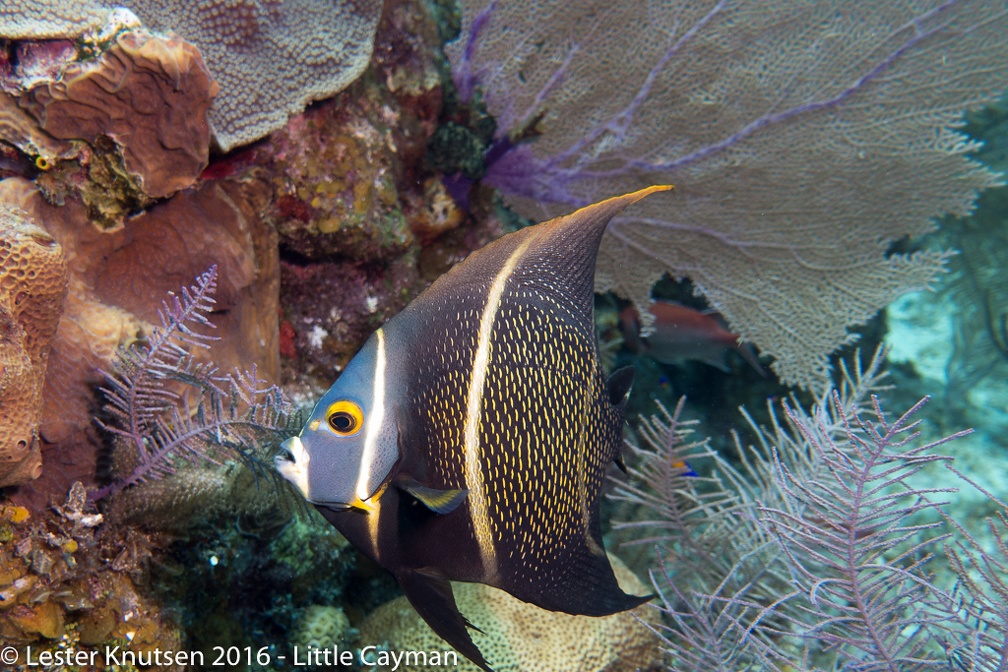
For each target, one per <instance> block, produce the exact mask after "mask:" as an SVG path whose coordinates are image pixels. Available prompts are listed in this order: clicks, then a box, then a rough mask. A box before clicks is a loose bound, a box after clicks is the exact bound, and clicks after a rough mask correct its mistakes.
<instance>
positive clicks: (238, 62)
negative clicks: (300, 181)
mask: <svg viewBox="0 0 1008 672" xmlns="http://www.w3.org/2000/svg"><path fill="white" fill-rule="evenodd" d="M117 7H128V8H129V10H132V12H135V13H136V16H138V17H140V19H142V21H143V25H144V26H146V27H147V28H150V29H153V30H158V31H164V32H165V33H168V32H174V33H177V34H178V35H181V36H182V38H184V39H185V40H187V41H189V42H191V43H193V44H195V45H196V47H198V48H199V50H200V53H201V54H202V55H203V57H204V58H205V59H206V61H207V65H208V66H209V68H210V73H211V74H212V75H213V79H214V81H215V82H216V83H217V84H218V85H219V86H220V90H221V95H220V97H219V98H218V99H217V101H216V102H215V105H214V107H213V109H212V111H211V113H210V123H211V126H212V129H213V135H214V139H215V140H216V142H217V144H218V146H219V147H220V148H221V149H222V150H224V151H228V150H230V149H232V148H234V147H236V146H238V145H242V144H246V143H249V142H252V141H253V140H258V139H259V138H261V137H263V136H265V135H268V134H269V133H271V132H272V131H275V130H276V129H278V128H280V127H281V126H283V124H284V123H285V122H286V121H287V118H288V116H289V115H292V114H297V113H299V112H301V111H302V110H303V109H304V108H305V106H306V105H307V104H308V103H310V102H311V101H313V100H319V99H322V98H327V97H329V96H332V95H333V94H335V93H337V92H338V91H340V90H341V89H343V88H345V87H346V86H347V85H348V84H350V83H351V82H353V81H354V80H355V79H356V78H357V77H358V76H359V75H360V74H361V73H362V72H363V71H364V68H365V67H367V64H368V60H369V58H370V56H371V49H372V45H373V40H374V34H375V27H376V25H377V23H378V19H379V17H380V15H381V8H382V3H381V2H379V1H378V0H365V1H364V2H338V3H332V2H322V1H320V0H297V2H288V3H284V4H283V6H282V8H281V7H280V6H278V5H276V3H272V2H260V1H259V0H238V1H236V2H233V1H232V2H229V1H222V0H200V1H199V2H195V3H191V2H182V1H179V0H136V1H132V2H130V1H127V2H123V3H112V2H100V1H88V2H64V1H60V0H45V1H44V2H41V3H40V2H32V3H23V2H11V3H5V5H4V7H3V8H2V9H0V37H6V38H14V39H22V40H40V39H51V38H70V39H76V38H79V37H81V36H82V35H84V36H86V35H87V33H89V32H91V31H98V32H101V30H100V28H99V27H100V26H101V25H102V22H103V21H105V20H106V18H107V17H109V16H110V15H112V14H113V13H114V11H115V8H117ZM122 13H123V10H122V9H119V10H118V11H117V12H115V15H116V16H121V15H122ZM151 110H153V107H152V108H150V109H148V110H147V112H148V113H149V112H150V111H151Z"/></svg>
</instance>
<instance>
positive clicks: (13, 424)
mask: <svg viewBox="0 0 1008 672" xmlns="http://www.w3.org/2000/svg"><path fill="white" fill-rule="evenodd" d="M66 293H67V264H66V258H65V257H64V254H63V248H62V247H60V245H59V243H57V242H56V239H55V238H53V237H52V236H51V235H49V234H48V233H47V232H46V231H45V230H44V229H42V228H40V227H39V226H37V225H35V224H34V223H32V222H31V221H30V220H29V219H28V218H27V214H26V213H24V212H23V211H18V210H13V209H11V208H10V207H9V206H5V205H3V204H2V203H0V487H4V486H8V485H17V484H19V483H23V482H25V481H28V480H31V479H33V478H38V476H39V475H40V473H41V470H42V460H41V453H40V450H39V438H38V428H39V422H40V419H41V415H42V390H43V384H44V381H45V376H46V365H47V363H48V360H49V348H50V345H51V343H52V340H53V336H54V335H55V334H56V326H57V324H58V323H59V319H60V315H61V314H62V312H63V301H64V298H65V297H66Z"/></svg>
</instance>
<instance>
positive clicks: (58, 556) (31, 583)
mask: <svg viewBox="0 0 1008 672" xmlns="http://www.w3.org/2000/svg"><path fill="white" fill-rule="evenodd" d="M85 500H86V495H85V493H84V488H83V486H81V485H80V484H79V483H78V484H76V485H75V486H74V488H72V489H71V491H70V494H69V496H68V497H67V500H66V502H65V503H64V504H63V505H61V506H58V507H55V508H54V509H52V510H49V511H46V512H44V513H42V514H40V518H39V519H36V518H34V517H32V518H28V517H26V512H25V510H24V509H20V510H17V509H14V508H13V507H9V506H6V507H0V639H2V640H3V642H4V644H9V645H11V646H15V647H18V648H19V649H22V650H21V656H20V659H21V660H22V661H24V660H25V657H24V650H23V649H24V647H25V646H27V645H30V646H32V648H33V650H34V651H35V652H36V660H37V652H39V651H42V650H54V651H55V650H59V649H62V648H76V647H77V646H78V645H84V646H92V647H99V646H103V645H111V646H116V645H119V646H123V647H128V648H130V649H132V650H134V651H151V650H154V649H158V648H160V649H162V650H174V649H178V648H179V646H180V644H181V641H182V637H181V632H180V629H179V625H178V624H177V623H175V622H174V621H173V620H172V619H171V617H170V616H169V615H168V614H167V612H165V610H164V609H163V606H162V605H161V604H160V603H158V602H157V601H155V600H153V599H152V598H151V597H150V596H149V585H148V582H149V574H148V573H147V571H146V570H145V568H144V564H143V560H144V559H145V558H147V557H149V556H150V553H151V551H152V548H153V543H152V541H151V539H150V538H149V537H148V536H146V535H141V534H138V533H137V532H135V531H134V530H130V529H127V528H121V529H114V528H108V527H100V528H99V527H98V526H99V524H100V523H101V516H95V515H92V514H87V513H84V506H85ZM23 512H24V513H23Z"/></svg>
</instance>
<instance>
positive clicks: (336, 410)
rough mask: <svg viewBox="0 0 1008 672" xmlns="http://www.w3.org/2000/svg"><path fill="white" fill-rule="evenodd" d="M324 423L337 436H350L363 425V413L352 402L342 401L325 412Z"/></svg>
mask: <svg viewBox="0 0 1008 672" xmlns="http://www.w3.org/2000/svg"><path fill="white" fill-rule="evenodd" d="M326 422H328V423H329V428H330V429H331V430H333V431H334V432H336V433H337V434H338V435H340V436H350V435H351V434H356V433H357V431H358V430H359V429H360V428H361V425H363V424H364V411H362V410H361V407H360V406H358V405H357V404H355V403H354V402H352V401H347V400H346V399H342V400H340V401H337V402H336V403H334V404H333V405H332V406H330V407H329V410H328V411H326Z"/></svg>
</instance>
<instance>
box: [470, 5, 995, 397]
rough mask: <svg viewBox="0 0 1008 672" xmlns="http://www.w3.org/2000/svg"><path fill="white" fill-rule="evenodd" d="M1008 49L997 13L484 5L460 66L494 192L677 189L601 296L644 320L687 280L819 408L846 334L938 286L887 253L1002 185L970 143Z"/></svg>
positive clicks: (619, 241) (634, 236) (647, 210)
mask: <svg viewBox="0 0 1008 672" xmlns="http://www.w3.org/2000/svg"><path fill="white" fill-rule="evenodd" d="M1006 31H1008V13H1006V12H1005V7H1004V5H1003V3H992V2H987V1H985V0H929V1H927V2H917V3H880V2H867V1H861V2H846V3H827V2H812V3H809V2H798V1H793V0H785V1H781V2H774V3H769V4H768V3H763V2H754V1H751V0H750V1H729V0H716V1H715V0H706V1H704V2H684V1H677V2H671V3H664V4H655V3H637V2H627V3H610V4H608V5H606V6H605V7H603V8H600V3H598V2H596V1H594V0H575V1H573V2H564V3H559V2H538V1H537V2H486V1H473V2H466V3H464V28H463V36H462V38H461V39H460V40H459V41H458V42H457V43H455V44H454V45H450V47H451V58H452V62H453V71H454V77H455V81H456V84H457V85H458V89H459V94H460V97H461V98H462V99H464V100H468V99H471V98H472V97H473V94H474V92H475V91H476V90H477V88H478V89H481V90H482V94H483V100H484V101H485V103H486V105H487V107H488V109H489V111H490V112H491V113H492V114H493V115H494V116H495V117H496V119H497V122H498V126H497V128H498V131H497V135H496V138H495V140H494V142H493V145H492V146H491V148H490V150H489V152H488V153H487V158H488V163H489V164H490V165H488V166H487V168H486V170H487V173H486V177H485V182H487V183H489V184H491V185H493V186H496V187H499V188H500V189H501V190H502V191H504V192H505V193H506V194H507V196H508V200H509V202H511V203H512V204H513V205H515V207H517V208H518V209H519V210H520V212H521V213H522V214H524V215H526V216H529V217H533V218H535V219H541V218H542V216H543V215H544V214H545V215H554V214H557V213H558V212H559V211H562V210H569V209H570V208H572V207H574V206H581V205H584V204H586V203H589V202H592V201H594V200H597V199H598V198H599V197H601V196H603V195H611V194H614V193H624V192H627V191H631V190H633V189H639V188H641V187H643V186H646V185H649V184H655V183H672V184H675V185H676V187H677V191H676V193H675V194H674V195H672V196H669V197H666V198H661V199H653V200H649V201H647V202H644V203H642V204H641V205H639V206H638V207H637V208H635V209H634V210H633V211H632V212H629V213H628V214H627V215H626V216H624V217H621V218H619V219H617V220H615V221H614V222H613V223H612V225H611V226H610V227H609V231H608V234H607V237H606V239H605V241H604V242H603V244H602V248H601V250H600V253H599V261H598V274H597V276H596V289H598V290H601V291H604V290H613V291H615V292H616V293H618V294H620V295H621V296H623V297H625V298H627V299H631V300H633V301H634V303H635V304H636V305H637V307H638V310H639V311H640V312H641V314H644V313H645V312H646V310H647V306H648V304H649V303H650V301H651V289H652V285H653V284H654V283H655V281H657V280H658V279H659V278H661V277H662V276H663V275H664V274H669V275H671V276H673V277H675V278H680V279H682V278H688V279H689V280H691V281H692V283H693V286H694V287H695V288H696V290H697V291H698V292H699V293H700V294H702V295H703V297H704V298H705V299H706V300H707V302H708V303H709V304H710V305H711V307H713V308H715V309H716V310H717V311H718V312H719V313H720V314H721V315H723V316H724V317H725V318H726V320H727V321H728V323H729V326H730V328H731V330H732V331H733V332H735V333H737V334H739V335H740V336H741V337H742V338H743V339H744V340H746V341H750V342H752V343H754V344H755V345H757V346H758V347H759V349H760V351H761V352H762V354H764V355H769V356H771V357H773V358H774V359H775V360H776V361H775V362H774V364H773V367H774V369H775V371H776V372H777V373H778V375H779V376H780V377H781V378H782V379H783V380H784V381H785V382H788V383H797V384H800V385H803V386H805V387H808V388H813V389H822V388H823V387H824V385H825V383H826V381H827V379H828V376H829V364H828V359H827V358H828V355H829V354H830V353H831V352H832V351H834V350H835V349H836V348H837V347H839V346H840V345H842V344H844V343H847V342H849V341H851V340H852V338H853V337H852V336H851V335H850V334H849V333H848V328H849V327H852V326H854V325H857V324H861V323H864V322H865V321H866V320H867V319H869V318H870V317H871V316H873V315H874V314H875V313H876V312H877V311H878V310H879V308H881V307H882V306H884V305H886V304H887V303H889V302H890V301H892V300H893V299H894V298H896V297H897V296H899V295H900V294H902V293H904V292H906V291H908V290H910V289H912V288H919V287H922V286H925V285H927V284H928V283H929V281H931V280H932V279H933V278H934V277H935V276H936V275H937V274H938V273H939V272H940V271H941V270H942V268H943V259H944V258H943V257H942V255H940V254H937V253H915V254H910V255H907V254H892V249H891V246H892V244H893V242H894V241H897V240H900V239H903V238H904V237H914V236H919V235H921V234H923V233H926V232H928V231H930V230H931V229H932V228H933V222H932V218H933V217H935V216H937V215H940V214H942V213H957V214H962V213H965V212H967V211H968V210H969V209H970V207H971V204H972V201H973V198H974V196H975V194H976V191H977V190H978V189H982V188H985V187H988V186H991V185H994V184H996V183H998V182H999V178H997V177H996V176H995V175H994V174H993V173H992V172H990V171H989V170H987V169H985V168H983V167H982V166H980V165H978V164H976V163H972V162H970V161H968V160H967V158H966V156H965V154H966V152H967V151H968V150H969V149H970V148H971V145H970V143H969V142H967V141H966V140H965V138H964V137H963V136H962V135H960V134H959V133H957V132H956V131H955V130H954V129H955V127H956V125H957V124H959V123H960V121H961V115H962V113H963V111H964V110H965V109H966V108H968V107H971V106H978V105H980V104H983V103H985V102H991V101H992V100H994V99H995V98H996V97H997V96H998V95H999V94H1000V93H1001V92H1002V91H1004V90H1005V88H1006V87H1008V67H1005V65H1004V64H1005V63H1008V41H1006V40H1005V39H1004V34H1005V32H1006ZM543 210H545V213H544V212H543Z"/></svg>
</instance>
